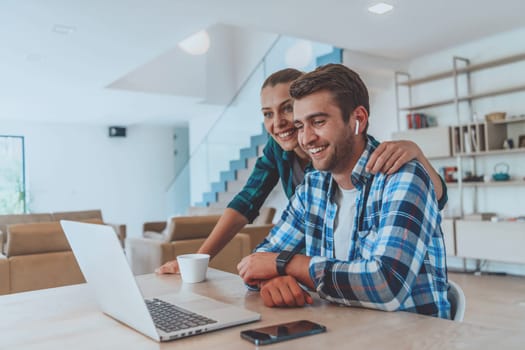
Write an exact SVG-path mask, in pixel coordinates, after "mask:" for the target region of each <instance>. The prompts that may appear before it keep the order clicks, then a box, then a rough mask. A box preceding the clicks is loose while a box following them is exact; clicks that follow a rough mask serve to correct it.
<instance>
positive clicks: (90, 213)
mask: <svg viewBox="0 0 525 350" xmlns="http://www.w3.org/2000/svg"><path fill="white" fill-rule="evenodd" d="M88 219H99V220H100V221H102V211H101V210H100V209H95V210H80V211H63V212H58V213H53V220H54V221H60V220H71V221H84V220H88Z"/></svg>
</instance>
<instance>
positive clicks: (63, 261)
mask: <svg viewBox="0 0 525 350" xmlns="http://www.w3.org/2000/svg"><path fill="white" fill-rule="evenodd" d="M89 222H92V223H99V224H101V223H102V221H101V220H97V219H91V220H89ZM83 282H85V280H84V276H83V275H82V272H81V271H80V268H79V266H78V264H77V261H76V259H75V257H74V255H73V253H72V251H71V248H70V246H69V244H68V242H67V239H66V236H65V235H64V232H63V231H62V227H61V226H60V223H59V222H56V221H55V222H42V223H30V224H17V225H9V226H8V228H7V242H6V246H5V254H0V283H1V284H0V294H7V293H17V292H24V291H30V290H36V289H44V288H52V287H60V286H65V285H70V284H78V283H83Z"/></svg>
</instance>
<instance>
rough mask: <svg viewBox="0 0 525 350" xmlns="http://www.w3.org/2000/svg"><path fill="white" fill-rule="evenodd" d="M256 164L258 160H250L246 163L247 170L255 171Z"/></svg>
mask: <svg viewBox="0 0 525 350" xmlns="http://www.w3.org/2000/svg"><path fill="white" fill-rule="evenodd" d="M255 163H257V158H250V159H248V161H247V162H246V169H250V170H251V169H253V168H254V167H255Z"/></svg>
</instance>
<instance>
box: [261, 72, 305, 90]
mask: <svg viewBox="0 0 525 350" xmlns="http://www.w3.org/2000/svg"><path fill="white" fill-rule="evenodd" d="M303 74H304V73H303V72H301V71H299V70H297V69H294V68H285V69H281V70H279V71H277V72H275V73H273V74H271V75H270V76H269V77H268V78H266V80H265V81H264V83H263V85H262V87H261V90H262V89H264V88H265V87H267V86H270V87H274V86H275V85H277V84H283V83H291V82H292V81H294V80H296V79H297V78H299V77H300V76H301V75H303Z"/></svg>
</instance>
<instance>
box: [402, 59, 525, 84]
mask: <svg viewBox="0 0 525 350" xmlns="http://www.w3.org/2000/svg"><path fill="white" fill-rule="evenodd" d="M523 60H525V54H519V55H514V56H510V57H503V58H498V59H495V60H492V61H488V62H483V63H478V64H472V65H470V66H467V67H464V68H460V69H457V70H456V73H457V74H464V73H469V72H475V71H478V70H482V69H487V68H493V67H497V66H503V65H506V64H510V63H515V62H519V61H523ZM453 76H454V70H448V71H444V72H439V73H435V74H431V75H428V76H426V77H424V78H418V79H411V80H407V81H404V82H400V83H399V85H403V86H414V85H419V84H424V83H428V82H432V81H436V80H441V79H446V78H451V77H453Z"/></svg>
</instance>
